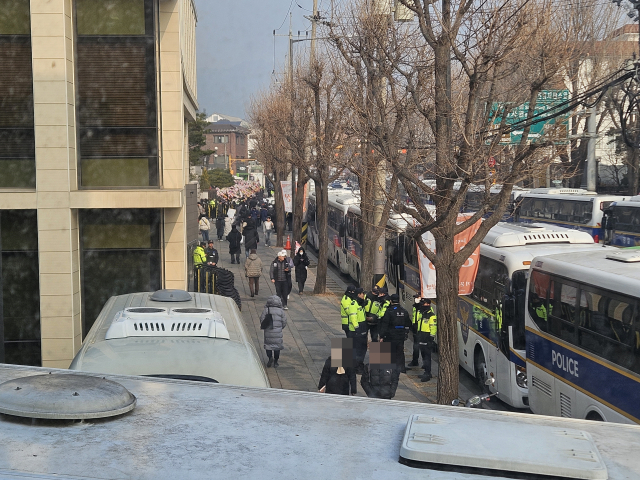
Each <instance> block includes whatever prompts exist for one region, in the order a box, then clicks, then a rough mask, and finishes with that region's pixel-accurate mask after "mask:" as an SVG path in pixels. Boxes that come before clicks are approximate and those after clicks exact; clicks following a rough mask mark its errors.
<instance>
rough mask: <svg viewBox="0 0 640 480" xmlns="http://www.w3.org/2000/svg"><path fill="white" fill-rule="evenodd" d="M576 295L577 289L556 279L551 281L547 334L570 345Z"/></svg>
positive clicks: (573, 331) (573, 328)
mask: <svg viewBox="0 0 640 480" xmlns="http://www.w3.org/2000/svg"><path fill="white" fill-rule="evenodd" d="M577 295H578V289H577V287H575V286H573V285H568V284H566V283H563V281H562V280H560V279H557V278H553V279H552V280H551V286H550V288H549V310H548V324H549V333H551V334H552V335H555V336H556V337H558V338H561V339H562V340H565V341H567V342H570V343H574V336H575V325H574V320H575V313H576V301H577Z"/></svg>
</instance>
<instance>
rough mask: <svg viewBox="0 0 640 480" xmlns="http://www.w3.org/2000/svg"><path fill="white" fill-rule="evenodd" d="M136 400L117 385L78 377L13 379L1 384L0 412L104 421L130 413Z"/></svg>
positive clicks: (65, 374)
mask: <svg viewBox="0 0 640 480" xmlns="http://www.w3.org/2000/svg"><path fill="white" fill-rule="evenodd" d="M135 406H136V397H135V396H134V395H132V394H131V392H129V391H128V390H127V389H126V388H124V387H123V386H122V385H120V384H119V383H116V382H113V381H111V380H107V379H105V378H100V377H93V376H89V375H78V374H70V373H63V374H51V373H50V374H48V375H33V376H31V377H23V378H16V379H14V380H9V381H8V382H4V383H2V384H0V413H4V414H6V415H14V416H16V417H27V418H45V419H50V420H83V419H89V418H106V417H113V416H116V415H122V414H123V413H126V412H129V411H131V410H133V409H134V408H135Z"/></svg>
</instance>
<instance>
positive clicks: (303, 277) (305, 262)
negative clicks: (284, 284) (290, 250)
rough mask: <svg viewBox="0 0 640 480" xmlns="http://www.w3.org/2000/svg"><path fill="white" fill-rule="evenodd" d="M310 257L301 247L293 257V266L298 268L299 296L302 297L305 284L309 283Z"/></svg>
mask: <svg viewBox="0 0 640 480" xmlns="http://www.w3.org/2000/svg"><path fill="white" fill-rule="evenodd" d="M309 263H310V262H309V257H308V256H307V252H305V251H304V248H302V247H300V248H299V249H298V251H297V252H296V255H295V257H293V264H294V265H295V267H296V282H298V294H299V295H302V291H303V290H304V284H305V282H306V281H307V267H308V266H309Z"/></svg>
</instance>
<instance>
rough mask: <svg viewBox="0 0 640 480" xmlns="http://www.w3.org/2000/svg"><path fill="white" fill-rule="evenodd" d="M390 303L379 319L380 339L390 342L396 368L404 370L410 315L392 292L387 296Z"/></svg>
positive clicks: (403, 371)
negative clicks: (405, 342)
mask: <svg viewBox="0 0 640 480" xmlns="http://www.w3.org/2000/svg"><path fill="white" fill-rule="evenodd" d="M389 302H390V305H389V307H388V308H387V310H386V312H385V314H384V316H383V317H382V320H381V321H380V325H379V326H380V341H381V342H382V341H384V342H390V343H391V355H393V356H395V362H396V365H397V366H398V370H399V371H400V372H402V373H405V372H406V369H405V365H404V341H405V340H406V339H407V337H408V336H409V330H410V328H411V317H410V316H409V313H408V312H407V311H406V310H405V309H404V308H402V307H401V306H400V298H399V297H398V295H396V294H394V295H391V296H390V297H389Z"/></svg>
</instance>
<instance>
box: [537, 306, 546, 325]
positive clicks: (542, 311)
mask: <svg viewBox="0 0 640 480" xmlns="http://www.w3.org/2000/svg"><path fill="white" fill-rule="evenodd" d="M535 312H536V315H537V316H538V318H540V319H542V320H544V321H545V322H546V321H547V307H545V306H544V305H540V306H539V307H536V308H535Z"/></svg>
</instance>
